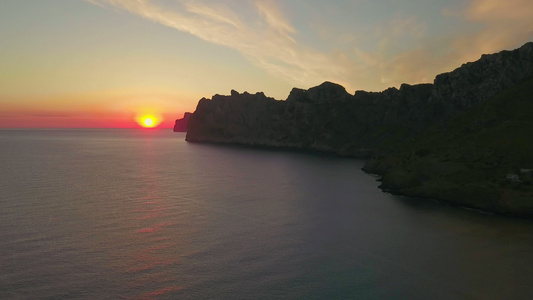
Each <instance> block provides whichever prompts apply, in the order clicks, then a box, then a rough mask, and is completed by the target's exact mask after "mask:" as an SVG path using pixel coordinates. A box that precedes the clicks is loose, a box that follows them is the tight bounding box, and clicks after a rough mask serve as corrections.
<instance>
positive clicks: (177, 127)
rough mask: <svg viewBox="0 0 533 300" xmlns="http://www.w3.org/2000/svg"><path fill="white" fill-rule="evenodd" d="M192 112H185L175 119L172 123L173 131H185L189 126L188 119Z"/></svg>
mask: <svg viewBox="0 0 533 300" xmlns="http://www.w3.org/2000/svg"><path fill="white" fill-rule="evenodd" d="M191 115H192V113H189V112H186V113H185V114H184V115H183V118H181V119H177V120H176V123H174V132H187V128H188V127H189V119H190V118H191Z"/></svg>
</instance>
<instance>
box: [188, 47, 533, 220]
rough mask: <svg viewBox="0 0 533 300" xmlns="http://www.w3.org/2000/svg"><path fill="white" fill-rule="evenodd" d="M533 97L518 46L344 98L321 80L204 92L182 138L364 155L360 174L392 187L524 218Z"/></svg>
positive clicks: (528, 205)
mask: <svg viewBox="0 0 533 300" xmlns="http://www.w3.org/2000/svg"><path fill="white" fill-rule="evenodd" d="M532 102H533V43H527V44H525V45H524V46H522V47H521V48H519V49H516V50H513V51H502V52H499V53H496V54H491V55H483V56H482V57H481V59H479V60H478V61H476V62H471V63H467V64H464V65H462V66H461V67H459V68H458V69H456V70H454V71H452V72H449V73H444V74H441V75H438V76H437V77H436V78H435V80H434V83H433V84H419V85H407V84H403V85H402V86H401V87H400V89H396V88H389V89H387V90H385V91H382V92H365V91H357V92H355V94H354V95H351V94H349V93H347V92H346V90H345V89H344V88H343V87H342V86H340V85H337V84H334V83H330V82H325V83H323V84H321V85H319V86H317V87H314V88H311V89H309V90H302V89H296V88H295V89H293V90H292V91H291V93H290V95H289V97H288V98H287V100H285V101H279V100H275V99H273V98H268V97H266V96H265V95H264V94H263V93H257V94H248V93H246V92H245V93H243V94H239V93H237V92H235V91H232V92H231V95H229V96H221V95H215V96H213V97H212V99H211V100H209V99H205V98H203V99H201V100H200V102H199V103H198V106H197V108H196V111H195V112H194V114H192V115H191V116H190V120H189V124H188V133H187V137H186V139H187V141H189V142H215V143H230V144H242V145H252V146H267V147H278V148H289V149H301V150H313V151H322V152H329V153H336V154H339V155H344V156H351V157H366V158H371V160H370V161H369V162H368V163H367V165H366V166H365V170H366V171H368V172H373V173H378V174H380V175H382V180H383V182H382V185H381V187H382V188H384V189H386V190H389V191H391V192H395V193H400V194H406V195H410V196H422V197H430V198H435V199H440V200H444V201H448V202H453V203H457V204H460V205H466V206H470V207H475V208H480V209H485V210H491V211H497V212H501V213H509V214H518V215H528V216H533V193H532V191H533V189H532V187H531V174H530V173H529V172H522V173H521V171H520V170H522V169H526V170H528V169H533V154H531V153H533V146H532V142H531V141H532V140H533V139H532V138H531V137H533V126H531V125H533V124H531V121H529V119H533V118H530V115H531V114H532V113H533V104H532ZM508 174H509V178H514V179H506V178H507V175H508ZM512 175H517V177H516V176H512ZM517 178H518V179H517Z"/></svg>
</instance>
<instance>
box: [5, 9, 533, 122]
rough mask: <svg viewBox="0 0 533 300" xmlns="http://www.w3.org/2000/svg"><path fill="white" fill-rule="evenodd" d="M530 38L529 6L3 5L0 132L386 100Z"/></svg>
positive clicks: (532, 37)
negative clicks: (359, 94) (328, 86)
mask: <svg viewBox="0 0 533 300" xmlns="http://www.w3.org/2000/svg"><path fill="white" fill-rule="evenodd" d="M531 40H533V5H531V3H530V0H507V1H499V0H449V1H441V0H383V1H366V0H365V1H353V0H332V1H308V0H292V1H281V0H242V1H231V0H220V1H216V2H215V1H208V0H196V1H189V0H173V1H166V0H144V1H131V0H113V1H111V0H69V1H64V0H46V1H29V0H2V1H0V128H20V127H23V128H28V127H43V128H46V127H71V128H72V127H74V128H88V127H99V128H102V127H135V126H138V125H137V123H136V121H135V118H136V116H138V115H139V114H157V115H160V116H161V118H162V119H163V121H162V123H161V124H160V127H166V128H170V127H172V126H173V124H174V120H175V119H176V118H181V117H182V116H183V114H184V112H193V111H194V109H195V108H196V104H197V103H198V100H199V99H201V98H202V97H208V98H209V97H211V96H212V95H214V94H229V93H230V91H231V90H232V89H235V90H237V91H238V92H244V91H248V92H250V93H256V92H260V91H262V92H264V93H265V94H266V95H267V96H270V97H274V98H276V99H280V100H283V99H286V97H287V96H288V94H289V92H290V91H291V89H292V88H293V87H298V88H304V89H307V88H310V87H312V86H316V85H319V84H320V83H322V82H324V81H332V82H336V83H339V84H342V85H343V86H345V87H346V89H347V91H349V92H350V93H354V91H355V90H360V89H362V90H367V91H381V90H384V89H386V88H388V87H391V86H396V87H399V86H400V84H402V83H410V84H416V83H422V82H432V81H433V79H434V77H435V76H436V75H437V74H439V73H443V72H448V71H451V70H453V69H454V68H456V67H459V66H460V65H461V64H463V63H465V62H468V61H474V60H477V59H479V57H480V56H481V55H482V54H483V53H493V52H497V51H500V50H503V49H514V48H518V47H519V46H521V45H522V44H524V43H526V42H528V41H531Z"/></svg>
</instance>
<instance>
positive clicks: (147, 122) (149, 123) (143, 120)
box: [137, 115, 161, 128]
mask: <svg viewBox="0 0 533 300" xmlns="http://www.w3.org/2000/svg"><path fill="white" fill-rule="evenodd" d="M137 123H139V125H141V126H142V127H144V128H154V127H156V126H157V125H159V123H161V119H160V118H158V117H156V116H154V115H143V116H140V117H139V118H137Z"/></svg>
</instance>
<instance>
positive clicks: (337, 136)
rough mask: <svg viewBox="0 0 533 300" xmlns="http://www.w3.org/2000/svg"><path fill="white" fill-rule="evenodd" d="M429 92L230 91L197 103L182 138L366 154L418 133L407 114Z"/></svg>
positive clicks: (423, 88)
mask: <svg viewBox="0 0 533 300" xmlns="http://www.w3.org/2000/svg"><path fill="white" fill-rule="evenodd" d="M431 91H432V85H431V84H421V85H416V86H410V85H402V87H401V88H400V89H399V90H398V89H396V88H391V89H388V90H386V91H384V92H381V93H367V92H363V91H361V92H357V93H356V94H355V95H350V94H349V93H347V92H346V90H345V89H344V88H343V87H342V86H340V85H338V84H334V83H331V82H325V83H323V84H321V85H319V86H317V87H314V88H311V89H309V90H302V89H296V88H295V89H293V90H292V91H291V93H290V95H289V97H288V98H287V100H286V101H279V100H275V99H273V98H268V97H266V96H265V95H264V94H263V93H257V94H255V95H252V94H248V93H246V92H245V93H243V94H239V93H237V92H236V91H232V92H231V95H230V96H221V95H215V96H213V98H212V99H205V98H204V99H201V100H200V102H199V103H198V106H197V108H196V111H195V112H194V114H193V115H192V116H191V119H190V123H189V131H188V133H187V138H186V139H187V141H190V142H217V143H232V144H244V145H255V146H269V147H280V148H295V149H304V150H317V151H324V152H333V153H338V154H341V155H350V156H361V155H368V154H369V150H371V149H373V148H375V147H376V146H378V145H380V144H381V143H382V142H383V141H384V140H385V139H388V138H391V137H392V136H393V135H394V134H398V133H399V132H400V131H401V132H400V133H401V135H402V137H403V136H405V135H409V134H410V131H409V129H413V130H417V128H416V127H417V126H419V125H420V124H419V123H418V122H412V120H410V117H409V111H411V110H412V108H413V107H415V106H416V105H417V104H419V103H421V102H424V101H427V99H428V98H429V96H430V94H431ZM392 125H397V126H399V128H398V130H395V131H394V134H389V133H387V132H384V131H383V128H385V127H387V126H392ZM378 135H379V136H378Z"/></svg>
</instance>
